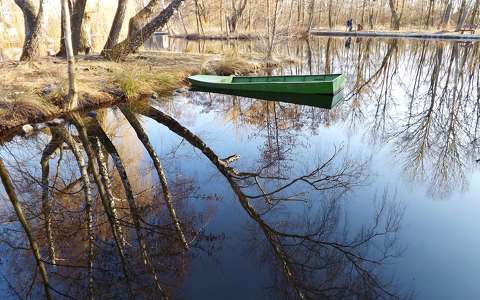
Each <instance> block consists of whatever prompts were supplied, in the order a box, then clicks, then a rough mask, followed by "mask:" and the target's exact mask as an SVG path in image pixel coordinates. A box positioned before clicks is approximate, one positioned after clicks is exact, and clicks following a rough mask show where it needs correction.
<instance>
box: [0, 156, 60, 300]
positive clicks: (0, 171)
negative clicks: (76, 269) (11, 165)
mask: <svg viewBox="0 0 480 300" xmlns="http://www.w3.org/2000/svg"><path fill="white" fill-rule="evenodd" d="M0 177H1V178H2V183H3V187H4V188H5V191H6V192H7V195H8V198H9V199H10V202H11V203H12V206H13V208H14V209H15V213H16V215H17V217H18V220H19V221H20V224H21V225H22V227H23V230H24V231H25V234H26V235H27V239H28V242H29V244H30V248H31V249H32V252H33V256H34V258H35V262H36V264H37V267H38V269H39V271H40V276H41V277H42V281H43V288H44V291H45V297H46V298H47V299H52V296H51V295H50V285H49V283H48V275H47V269H46V268H45V264H44V263H43V261H42V256H41V255H40V248H39V247H38V244H37V242H36V241H35V238H34V237H33V232H32V228H31V226H30V224H29V223H28V221H27V218H26V217H25V215H24V214H23V209H22V205H21V203H20V201H19V200H18V198H17V194H16V193H15V189H14V187H13V183H12V181H11V180H10V175H9V174H8V170H7V169H6V168H5V165H4V164H3V160H2V159H1V158H0Z"/></svg>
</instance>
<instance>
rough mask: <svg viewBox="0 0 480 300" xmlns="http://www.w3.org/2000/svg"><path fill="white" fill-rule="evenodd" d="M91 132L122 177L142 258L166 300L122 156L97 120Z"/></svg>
mask: <svg viewBox="0 0 480 300" xmlns="http://www.w3.org/2000/svg"><path fill="white" fill-rule="evenodd" d="M89 130H90V134H91V135H92V136H97V137H98V138H99V139H100V141H101V143H102V144H103V146H104V147H105V149H106V150H107V152H108V154H109V155H110V157H112V159H113V162H114V164H115V167H116V169H117V172H118V174H119V175H120V179H121V181H122V185H123V188H124V191H125V194H126V196H127V202H128V206H129V209H130V214H131V216H132V220H133V224H134V228H135V231H136V234H137V240H138V245H139V247H140V253H141V256H142V260H143V263H144V264H145V267H146V269H147V271H148V272H149V273H150V275H151V276H152V278H153V280H154V284H155V287H156V289H157V290H158V292H159V293H160V295H161V297H162V299H166V298H167V296H166V294H165V291H164V289H163V287H162V286H161V284H160V281H159V279H158V276H157V273H156V270H155V267H154V266H153V264H152V261H151V258H150V255H149V253H148V250H147V246H146V244H145V238H144V234H143V232H142V228H141V224H140V219H141V218H140V214H139V211H138V208H137V203H136V200H135V196H134V192H133V189H132V186H131V184H130V180H129V178H128V175H127V171H126V169H125V166H124V165H123V162H122V159H121V158H120V155H119V153H118V151H117V149H116V148H115V145H113V143H112V142H111V140H110V139H109V137H108V136H107V135H106V134H105V132H104V131H103V129H102V128H101V127H100V125H99V124H98V123H97V121H96V120H95V121H94V122H93V123H92V124H90V127H89Z"/></svg>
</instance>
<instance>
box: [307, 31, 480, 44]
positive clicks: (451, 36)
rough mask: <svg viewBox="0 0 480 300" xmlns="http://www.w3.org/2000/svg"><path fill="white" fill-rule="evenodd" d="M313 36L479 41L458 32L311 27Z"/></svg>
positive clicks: (477, 35) (474, 36)
mask: <svg viewBox="0 0 480 300" xmlns="http://www.w3.org/2000/svg"><path fill="white" fill-rule="evenodd" d="M310 34H311V35H314V36H333V37H379V38H404V39H431V40H450V41H452V40H453V41H480V34H460V33H445V32H439V33H434V32H393V31H339V30H322V29H312V30H311V31H310Z"/></svg>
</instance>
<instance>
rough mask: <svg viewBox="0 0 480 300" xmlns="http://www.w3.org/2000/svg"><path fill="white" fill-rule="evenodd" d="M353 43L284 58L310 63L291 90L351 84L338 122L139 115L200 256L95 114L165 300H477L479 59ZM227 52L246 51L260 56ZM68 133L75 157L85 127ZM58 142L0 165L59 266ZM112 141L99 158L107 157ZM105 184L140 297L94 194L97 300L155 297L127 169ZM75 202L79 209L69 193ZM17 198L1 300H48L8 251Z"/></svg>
mask: <svg viewBox="0 0 480 300" xmlns="http://www.w3.org/2000/svg"><path fill="white" fill-rule="evenodd" d="M344 42H345V41H344V40H343V39H324V38H313V39H311V40H310V42H309V43H303V44H290V43H286V44H285V47H280V48H279V53H277V55H279V56H281V55H283V56H289V57H295V58H297V59H300V60H301V61H303V62H304V63H303V64H300V65H295V66H290V67H286V68H284V69H282V70H280V71H279V73H283V74H309V73H333V72H343V73H344V74H346V76H347V87H346V90H345V101H344V102H342V103H340V104H339V105H338V106H337V107H335V108H334V109H332V110H324V109H320V108H315V107H309V106H300V105H294V104H288V103H276V102H267V101H260V100H253V99H246V98H240V97H235V96H224V95H219V94H208V93H201V92H191V93H189V94H188V95H184V96H176V97H174V98H172V99H167V100H162V101H160V102H159V103H155V107H156V108H157V109H158V110H159V111H160V112H163V113H165V114H167V115H169V116H171V117H173V118H174V120H173V121H172V120H170V119H168V118H166V117H165V116H164V115H162V114H155V113H154V110H151V111H149V112H147V113H145V112H144V111H139V110H138V108H132V111H133V112H134V113H139V112H140V113H142V114H143V115H139V114H137V115H136V116H137V117H136V118H137V119H138V120H140V122H141V124H142V126H143V127H144V128H145V131H146V133H147V134H148V138H149V140H150V142H151V143H152V145H153V149H154V150H155V152H156V153H157V154H158V155H159V157H160V161H161V165H162V167H163V168H164V171H165V175H166V178H167V180H168V186H169V189H170V192H171V197H172V199H173V203H174V208H175V211H176V215H177V217H178V220H179V223H180V230H181V231H182V233H183V235H184V236H185V238H186V240H187V241H188V242H189V247H190V249H189V250H188V251H184V250H183V249H182V246H181V242H180V238H179V236H180V235H179V231H178V227H175V226H174V223H175V222H174V220H175V219H174V218H173V217H172V214H171V211H169V210H168V209H167V205H166V204H165V202H164V193H163V189H162V188H161V185H160V184H159V179H158V178H159V177H158V176H157V172H156V171H155V169H154V168H153V163H152V159H151V158H150V157H149V155H148V153H147V152H146V151H145V150H144V148H143V146H142V143H141V142H140V141H139V140H138V138H137V136H136V134H135V131H134V130H133V129H132V128H131V126H130V125H129V123H128V122H127V120H126V119H125V117H124V116H123V114H122V112H121V111H120V110H119V109H118V108H115V109H109V110H105V111H101V112H98V114H97V116H96V120H98V124H99V125H100V127H101V128H102V129H103V130H104V131H105V132H106V134H107V138H108V139H110V140H112V141H113V143H114V145H115V146H116V150H118V153H119V156H120V159H121V163H122V164H123V165H124V166H125V167H126V169H127V174H128V177H129V181H130V184H131V187H132V189H133V192H134V198H135V200H136V203H137V206H138V213H139V216H140V223H141V229H140V232H141V233H143V240H144V242H145V244H146V245H147V252H148V254H149V255H150V257H151V265H152V266H153V268H154V269H155V272H156V274H157V275H158V282H159V284H160V285H161V286H162V289H164V290H165V291H166V293H167V294H168V295H170V296H172V297H174V298H176V297H179V298H186V299H190V298H202V297H203V298H208V299H212V298H217V299H224V298H230V299H231V298H232V297H233V298H236V299H245V298H272V297H291V298H299V297H302V296H303V297H307V298H320V297H326V296H330V297H332V298H351V297H353V296H354V295H357V296H360V297H366V298H372V297H374V296H380V297H383V298H391V297H393V296H400V297H402V298H403V297H409V296H411V295H413V296H414V297H416V298H420V299H452V298H475V296H476V295H478V294H479V293H480V290H479V288H478V285H476V284H475V282H474V280H475V278H477V277H478V274H480V262H479V261H478V260H477V255H478V254H477V253H476V249H478V246H479V241H478V240H479V239H478V235H477V232H478V230H477V229H480V228H479V227H480V223H479V222H478V221H477V219H478V218H477V215H478V214H477V212H478V211H479V209H480V207H479V205H478V199H479V198H480V197H479V196H480V188H479V185H478V183H479V182H480V173H479V172H478V166H477V163H476V162H475V160H476V159H478V158H480V155H479V153H478V138H477V133H478V129H477V125H478V120H479V118H478V116H479V110H478V109H479V106H478V104H479V99H478V90H479V87H480V83H479V80H480V79H479V72H478V68H479V63H480V51H479V45H478V44H463V43H446V42H422V41H412V42H409V41H404V40H395V41H388V40H373V39H363V40H353V43H352V44H351V45H350V48H345V43H344ZM192 45H193V46H192ZM171 46H172V47H174V49H175V50H185V48H188V47H193V49H195V50H198V49H200V50H202V47H207V46H209V45H204V44H189V45H182V44H180V43H179V42H178V41H177V42H176V44H173V45H171ZM214 46H215V45H214V44H212V45H210V46H209V47H214ZM231 46H235V47H237V50H238V51H242V52H249V51H261V47H262V45H258V44H253V43H240V44H238V45H231ZM225 47H227V46H225ZM189 51H191V50H189ZM123 109H124V110H125V108H123ZM127 109H128V108H127ZM152 112H153V113H152ZM81 120H83V121H84V122H85V124H84V125H85V127H86V128H87V129H88V130H87V131H88V134H89V136H90V141H89V143H91V144H92V145H95V143H96V140H95V138H96V137H97V138H100V137H102V135H101V134H100V133H99V131H98V128H97V127H96V126H97V125H96V123H95V122H92V118H90V117H82V118H81ZM175 120H176V122H178V123H175ZM165 125H166V126H167V127H169V128H167V127H166V126H165ZM61 127H62V128H65V129H66V130H67V131H68V132H70V133H71V134H72V135H73V136H74V138H75V139H76V140H77V143H79V139H78V138H77V137H76V136H77V130H76V129H75V126H72V125H65V126H63V125H62V126H61ZM77 128H78V127H77ZM185 128H187V129H189V130H190V131H191V132H192V133H193V134H194V135H193V134H191V133H189V132H186V131H185V130H184V129H185ZM50 132H51V131H49V130H43V131H42V132H38V133H36V134H35V135H34V136H32V137H29V138H21V137H17V138H15V139H14V140H13V141H11V142H9V143H7V144H6V145H5V146H4V148H3V150H2V152H1V154H2V155H1V156H2V159H3V161H4V163H5V164H6V166H7V169H8V171H9V172H10V175H11V177H12V179H13V181H14V183H15V187H16V191H17V193H18V195H19V197H20V198H21V199H22V200H23V207H24V210H25V213H26V214H27V215H28V216H29V217H30V218H29V221H30V222H31V224H32V228H33V232H34V233H35V238H36V240H37V241H38V244H39V245H40V247H41V249H42V255H43V256H44V257H45V260H46V261H49V259H50V258H51V257H49V247H50V246H51V244H50V242H51V241H49V239H48V237H47V235H46V233H45V229H44V228H45V221H44V220H45V214H44V213H45V211H44V206H42V187H41V185H40V183H41V179H42V172H41V168H40V157H41V153H42V151H44V148H45V146H46V144H47V143H48V142H49V141H50V139H51V133H50ZM52 132H53V131H52ZM195 135H196V136H197V138H198V137H199V138H200V139H201V141H200V142H199V140H196V139H195ZM92 137H94V138H93V139H92ZM104 138H105V137H104ZM104 138H103V139H102V138H100V140H99V142H100V144H102V143H103V142H105V143H106V144H108V141H105V140H104ZM196 142H199V143H198V144H195V143H196ZM201 142H203V143H204V144H202V143H201ZM103 145H105V144H103ZM82 147H83V148H84V147H86V146H85V144H84V145H83V146H82ZM63 148H64V149H63V151H61V152H62V153H63V154H62V155H63V156H62V158H61V163H60V164H59V166H60V167H59V173H58V176H56V175H55V174H56V166H57V163H58V161H59V158H60V152H59V151H58V150H57V152H55V154H54V155H53V158H52V159H51V160H50V177H49V185H50V186H52V187H53V183H55V186H54V188H51V189H49V193H50V194H49V195H50V196H51V197H50V199H55V200H54V201H52V202H51V205H52V214H51V215H50V216H51V218H52V225H51V226H52V231H53V232H54V234H53V244H54V246H55V248H56V253H57V255H58V258H59V261H60V262H59V264H60V265H61V264H62V263H63V264H65V265H72V266H79V265H82V266H86V265H87V262H88V257H87V256H86V249H87V248H88V243H87V241H86V234H85V232H86V222H85V211H86V210H85V207H84V200H83V194H82V193H81V191H82V184H81V182H80V181H78V180H77V179H78V178H79V175H80V173H79V169H78V166H77V164H76V161H75V159H74V157H73V155H72V151H71V149H70V148H69V147H67V146H63ZM83 148H82V149H83ZM207 148H208V149H210V150H208V149H207ZM25 149H27V151H25ZM209 151H210V152H209ZM212 153H213V154H212ZM104 154H108V149H107V150H106V152H104ZM110 154H112V153H110ZM234 154H236V155H239V157H240V158H239V159H238V160H236V161H233V162H231V163H230V164H229V165H227V164H225V165H223V163H224V162H223V161H221V160H218V158H220V159H223V158H227V157H229V156H231V155H234ZM84 156H85V158H86V155H85V154H84ZM216 156H218V157H217V159H216V158H215V157H216ZM117 167H118V165H117ZM230 168H232V169H230ZM108 169H109V173H110V177H111V186H112V189H111V190H112V192H113V194H114V198H115V199H116V201H117V204H116V205H117V210H118V217H119V219H120V220H121V221H120V222H119V228H121V229H122V231H123V233H122V234H123V235H124V238H126V239H127V240H128V243H127V245H126V246H125V250H124V251H125V253H126V254H127V256H126V257H127V261H128V262H127V264H126V265H128V272H127V273H128V274H130V276H129V278H130V280H131V286H130V287H129V286H128V280H126V279H125V271H124V270H122V262H121V260H120V259H119V254H118V251H117V250H116V249H117V248H116V246H115V243H114V241H113V238H112V234H111V226H109V223H108V220H107V218H106V216H105V213H104V208H103V207H102V205H101V201H100V199H99V197H98V192H97V188H95V187H94V188H93V191H92V194H93V195H94V205H93V212H92V213H93V218H94V221H93V225H94V226H93V228H94V233H95V238H94V244H93V245H94V247H93V249H94V253H95V259H94V260H93V265H94V272H93V274H94V278H95V285H94V290H95V293H96V294H97V297H98V298H101V297H102V296H103V297H106V298H109V297H119V296H121V297H127V291H128V290H129V289H130V290H131V292H132V293H133V294H135V295H137V296H140V297H145V298H149V297H154V296H152V295H155V296H158V295H159V290H158V289H155V288H154V286H155V285H154V284H153V283H154V281H153V279H152V276H150V275H151V274H150V273H149V272H148V271H146V270H148V266H145V265H144V264H143V263H142V255H143V254H142V253H143V252H142V250H141V247H140V244H141V243H140V242H139V239H138V232H139V231H137V229H136V228H135V226H134V224H135V222H134V219H135V218H132V210H131V207H130V206H129V205H128V201H126V198H127V197H126V196H125V192H124V191H125V189H124V183H125V182H124V181H123V182H122V180H121V179H122V177H121V176H119V175H118V174H117V171H116V166H115V164H114V161H112V160H110V161H109V163H108ZM238 172H249V173H248V174H245V173H243V174H242V173H238ZM253 172H254V173H255V176H253V175H252V174H250V173H253ZM76 180H77V181H76ZM292 181H294V182H293V183H292ZM72 182H73V183H72ZM122 183H123V184H122ZM291 183H292V184H291ZM92 186H94V185H93V180H92ZM65 189H68V193H69V194H66V193H61V192H60V191H62V190H65ZM262 193H263V194H265V195H264V196H262ZM4 199H5V201H4V203H3V204H2V207H4V209H3V211H2V221H3V222H4V225H2V227H3V231H2V237H1V238H2V241H5V242H4V243H3V244H2V246H1V249H2V251H3V253H4V254H3V255H2V257H3V258H2V265H1V272H2V274H3V276H4V277H3V278H4V279H5V278H8V282H9V283H7V281H5V280H4V281H3V283H2V285H1V287H2V290H1V293H2V295H5V296H7V295H11V297H12V298H14V292H13V291H12V289H10V288H9V284H10V285H11V286H14V287H17V290H16V291H17V293H19V294H20V295H22V297H24V296H30V297H34V296H35V295H37V296H38V295H42V285H41V281H40V279H39V277H37V279H36V284H34V285H33V288H32V291H31V292H30V293H29V292H28V290H29V286H30V282H31V280H32V278H33V275H32V273H33V270H34V264H35V262H34V260H33V257H32V256H31V252H29V251H25V250H22V249H12V248H11V246H13V245H16V246H20V245H21V246H23V247H26V246H27V245H28V244H27V243H26V241H22V237H23V235H22V234H20V233H17V231H18V230H20V229H21V228H20V227H19V225H18V224H17V223H16V222H13V223H6V221H7V220H12V219H13V220H15V219H16V217H15V215H14V212H13V210H11V209H10V207H11V204H10V203H8V200H7V198H5V197H4ZM47 270H48V274H49V278H50V284H51V286H52V287H53V288H55V289H57V290H59V291H61V292H63V293H68V294H69V295H71V296H73V297H76V298H82V297H85V295H86V294H87V278H88V274H87V269H86V268H85V267H71V266H70V267H67V266H57V267H53V266H51V265H47ZM112 278H115V280H112Z"/></svg>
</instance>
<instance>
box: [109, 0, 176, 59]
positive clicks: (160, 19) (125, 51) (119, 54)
mask: <svg viewBox="0 0 480 300" xmlns="http://www.w3.org/2000/svg"><path fill="white" fill-rule="evenodd" d="M152 1H156V0H152ZM183 1H184V0H173V1H172V2H170V4H169V5H168V6H167V7H166V8H165V9H164V10H162V12H160V14H158V15H157V16H156V17H154V18H153V19H152V20H151V21H150V22H149V23H148V24H146V25H145V26H143V28H141V29H138V30H136V31H135V32H133V30H130V29H129V34H128V37H127V39H126V40H124V41H122V42H120V43H119V44H117V45H115V47H113V49H112V50H111V51H107V52H106V53H105V56H106V57H107V58H109V59H111V60H115V61H118V60H120V59H123V58H125V57H126V56H127V55H129V54H131V53H133V52H134V51H136V50H137V49H138V48H140V46H142V45H143V43H145V41H146V40H147V39H149V38H150V37H151V36H152V35H153V34H154V33H155V30H157V29H158V28H161V27H163V26H164V25H165V24H167V22H168V20H170V18H171V17H172V16H173V14H174V12H175V11H176V10H177V8H178V7H179V6H180V5H181V4H182V3H183ZM131 21H132V20H131ZM138 21H145V19H142V18H140V19H139V20H138ZM133 27H134V26H131V28H133Z"/></svg>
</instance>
